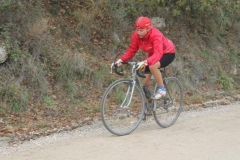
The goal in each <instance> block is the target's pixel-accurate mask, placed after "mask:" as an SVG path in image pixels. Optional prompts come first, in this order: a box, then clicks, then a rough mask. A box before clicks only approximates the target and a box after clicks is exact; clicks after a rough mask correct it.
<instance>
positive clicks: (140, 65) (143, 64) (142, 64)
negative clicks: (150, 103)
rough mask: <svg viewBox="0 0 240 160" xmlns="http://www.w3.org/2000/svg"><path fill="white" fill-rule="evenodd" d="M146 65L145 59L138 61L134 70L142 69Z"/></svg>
mask: <svg viewBox="0 0 240 160" xmlns="http://www.w3.org/2000/svg"><path fill="white" fill-rule="evenodd" d="M146 66H147V60H145V61H142V62H138V63H137V66H136V70H143V69H144V68H145V67H146Z"/></svg>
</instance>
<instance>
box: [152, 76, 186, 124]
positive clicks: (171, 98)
mask: <svg viewBox="0 0 240 160" xmlns="http://www.w3.org/2000/svg"><path fill="white" fill-rule="evenodd" d="M164 85H165V89H166V96H164V97H161V98H160V99H158V100H154V108H155V111H154V112H153V114H154V118H155V120H156V122H157V124H158V125H159V126H161V127H163V128H166V127H169V126H171V125H173V124H174V123H175V122H176V121H177V119H178V117H179V115H180V113H181V111H182V104H183V90H182V86H181V84H180V82H179V80H178V79H177V78H175V77H168V78H165V79H164Z"/></svg>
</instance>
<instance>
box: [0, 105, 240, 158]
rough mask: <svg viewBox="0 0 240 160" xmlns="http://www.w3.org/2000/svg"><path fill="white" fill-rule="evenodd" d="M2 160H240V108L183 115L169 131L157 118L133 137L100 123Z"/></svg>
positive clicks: (1, 153)
mask: <svg viewBox="0 0 240 160" xmlns="http://www.w3.org/2000/svg"><path fill="white" fill-rule="evenodd" d="M0 159H1V160H146V159H147V160H155V159H164V160H240V103H235V104H232V105H228V106H218V107H214V108H208V109H203V110H201V111H191V112H183V113H182V114H181V116H180V118H179V119H178V121H177V122H176V123H175V124H174V125H173V126H172V127H169V128H166V129H163V128H160V127H159V126H158V125H157V124H156V123H155V122H154V120H153V119H150V120H148V121H147V122H143V123H141V125H140V126H139V128H138V129H137V130H135V131H134V132H133V133H132V134H130V135H128V136H123V137H118V136H114V135H112V134H110V133H109V132H107V131H106V130H105V128H103V126H102V124H101V123H100V122H99V123H96V124H94V125H92V126H88V127H86V128H81V129H77V130H74V131H72V132H66V133H60V134H54V135H51V136H49V137H42V138H39V139H37V140H33V141H30V142H26V143H24V144H22V145H20V146H16V147H7V146H6V147H2V148H0Z"/></svg>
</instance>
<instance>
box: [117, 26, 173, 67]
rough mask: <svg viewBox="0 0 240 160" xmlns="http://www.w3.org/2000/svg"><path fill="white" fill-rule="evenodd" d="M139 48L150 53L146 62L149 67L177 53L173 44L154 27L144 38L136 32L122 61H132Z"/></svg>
mask: <svg viewBox="0 0 240 160" xmlns="http://www.w3.org/2000/svg"><path fill="white" fill-rule="evenodd" d="M139 48H140V49H142V50H143V51H144V52H147V53H148V58H146V60H147V62H148V65H149V66H151V65H153V64H155V63H156V62H158V61H159V60H160V59H161V58H162V56H163V55H164V54H166V53H168V54H171V53H175V51H176V50H175V46H174V44H173V42H172V41H171V40H169V39H167V38H166V37H165V36H164V35H163V34H162V33H161V32H160V31H159V30H158V29H157V28H154V27H153V28H151V29H150V30H149V32H148V33H147V34H146V35H145V36H144V37H143V38H139V36H138V34H137V32H136V31H134V33H133V34H132V37H131V44H130V46H129V48H128V49H127V51H126V52H125V53H124V55H123V56H121V57H120V59H121V60H122V61H123V62H125V61H128V60H130V59H131V58H133V56H134V55H135V53H136V52H137V51H138V49H139Z"/></svg>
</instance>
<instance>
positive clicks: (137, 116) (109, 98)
mask: <svg viewBox="0 0 240 160" xmlns="http://www.w3.org/2000/svg"><path fill="white" fill-rule="evenodd" d="M123 64H126V65H131V71H132V75H131V77H130V78H125V79H119V80H116V81H115V82H113V83H112V84H110V85H109V87H108V88H107V89H106V91H105V92H104V94H103V97H102V101H101V119H102V122H103V124H104V126H105V128H106V129H107V130H108V131H109V132H111V133H112V134H114V135H118V136H124V135H128V134H130V133H132V132H133V131H134V130H135V129H136V128H137V127H138V126H139V125H140V123H141V121H142V120H146V118H147V116H151V115H153V116H154V119H155V121H156V123H157V124H158V125H159V126H161V127H163V128H166V127H170V126H172V125H173V124H174V123H175V122H176V121H177V119H178V117H179V116H180V113H181V111H182V104H183V89H182V86H181V83H180V81H179V80H178V79H177V78H176V77H166V75H165V68H160V71H161V73H162V76H163V82H164V86H165V89H166V93H167V94H166V96H164V97H161V98H160V99H157V100H156V99H152V98H151V97H150V98H147V97H146V96H145V93H144V91H143V89H142V88H141V86H140V82H139V77H141V78H144V77H145V76H144V74H142V73H140V72H141V71H140V70H136V69H135V68H136V66H137V62H123ZM113 69H114V71H115V73H116V74H118V75H122V76H123V73H120V72H119V71H118V68H117V66H116V65H115V64H114V63H112V65H111V72H112V71H113ZM151 79H152V81H154V78H153V76H152V78H151ZM152 84H153V85H154V86H153V87H152V88H153V89H152V90H153V92H152V93H153V95H154V93H155V92H156V89H157V84H156V82H152Z"/></svg>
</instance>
